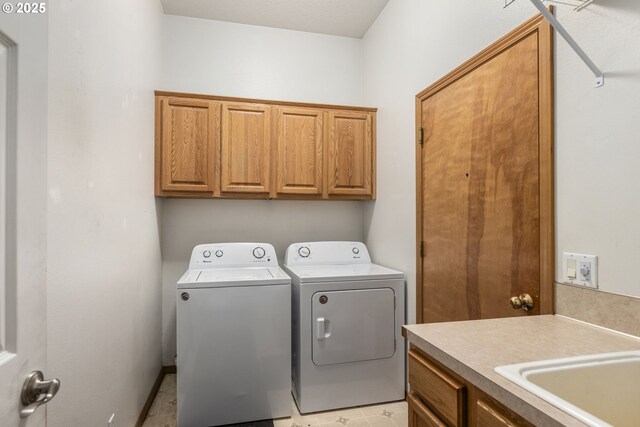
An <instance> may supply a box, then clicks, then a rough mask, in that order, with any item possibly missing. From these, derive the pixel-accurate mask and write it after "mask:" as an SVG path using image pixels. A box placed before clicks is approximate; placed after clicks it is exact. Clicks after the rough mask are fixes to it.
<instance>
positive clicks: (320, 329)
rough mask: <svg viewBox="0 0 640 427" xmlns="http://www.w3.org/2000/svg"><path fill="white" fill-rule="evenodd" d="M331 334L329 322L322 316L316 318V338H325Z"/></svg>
mask: <svg viewBox="0 0 640 427" xmlns="http://www.w3.org/2000/svg"><path fill="white" fill-rule="evenodd" d="M330 336H331V322H329V319H325V318H324V317H318V318H316V339H317V340H325V339H327V338H329V337H330Z"/></svg>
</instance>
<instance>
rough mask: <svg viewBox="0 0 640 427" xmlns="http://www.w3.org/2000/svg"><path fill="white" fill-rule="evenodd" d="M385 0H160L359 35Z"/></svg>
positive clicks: (183, 10)
mask: <svg viewBox="0 0 640 427" xmlns="http://www.w3.org/2000/svg"><path fill="white" fill-rule="evenodd" d="M388 1H389V0H162V6H163V7H164V13H166V14H168V15H181V16H191V17H194V18H203V19H213V20H216V21H228V22H237V23H239V24H250V25H261V26H264V27H275V28H284V29H288V30H297V31H308V32H311V33H322V34H333V35H337V36H346V37H357V38H361V37H362V36H364V34H365V33H366V32H367V30H368V29H369V27H370V26H371V24H372V23H373V21H375V19H376V17H377V16H378V14H379V13H380V11H381V10H382V9H383V8H384V7H385V5H386V4H387V2H388Z"/></svg>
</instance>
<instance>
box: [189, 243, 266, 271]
mask: <svg viewBox="0 0 640 427" xmlns="http://www.w3.org/2000/svg"><path fill="white" fill-rule="evenodd" d="M277 266H278V258H277V256H276V251H275V249H274V248H273V245H270V244H269V243H208V244H204V245H198V246H196V247H195V248H193V252H191V261H190V262H189V268H190V269H202V268H235V267H238V268H240V267H277Z"/></svg>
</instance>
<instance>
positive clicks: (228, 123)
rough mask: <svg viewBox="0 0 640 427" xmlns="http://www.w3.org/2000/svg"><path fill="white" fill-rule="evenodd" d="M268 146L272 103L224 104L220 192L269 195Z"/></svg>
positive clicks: (269, 143) (269, 142) (269, 144)
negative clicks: (269, 104)
mask: <svg viewBox="0 0 640 427" xmlns="http://www.w3.org/2000/svg"><path fill="white" fill-rule="evenodd" d="M270 147H271V107H269V106H268V105H262V104H228V103H225V104H223V106H222V147H221V152H220V162H221V180H222V188H221V190H222V192H223V193H257V194H262V195H263V196H264V197H268V193H269V188H270V187H269V170H270V169H269V165H270V160H271V158H270V155H269V154H270Z"/></svg>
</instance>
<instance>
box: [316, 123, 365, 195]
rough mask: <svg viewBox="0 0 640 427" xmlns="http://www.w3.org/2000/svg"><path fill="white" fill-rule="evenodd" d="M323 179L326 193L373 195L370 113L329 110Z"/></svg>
mask: <svg viewBox="0 0 640 427" xmlns="http://www.w3.org/2000/svg"><path fill="white" fill-rule="evenodd" d="M328 121H329V140H328V156H327V182H328V192H329V195H330V196H331V195H343V196H373V185H374V182H373V179H374V174H373V171H374V166H373V159H374V158H375V157H374V156H373V150H374V139H373V138H374V137H373V126H374V123H373V116H372V114H371V113H365V112H355V111H329V114H328Z"/></svg>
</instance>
